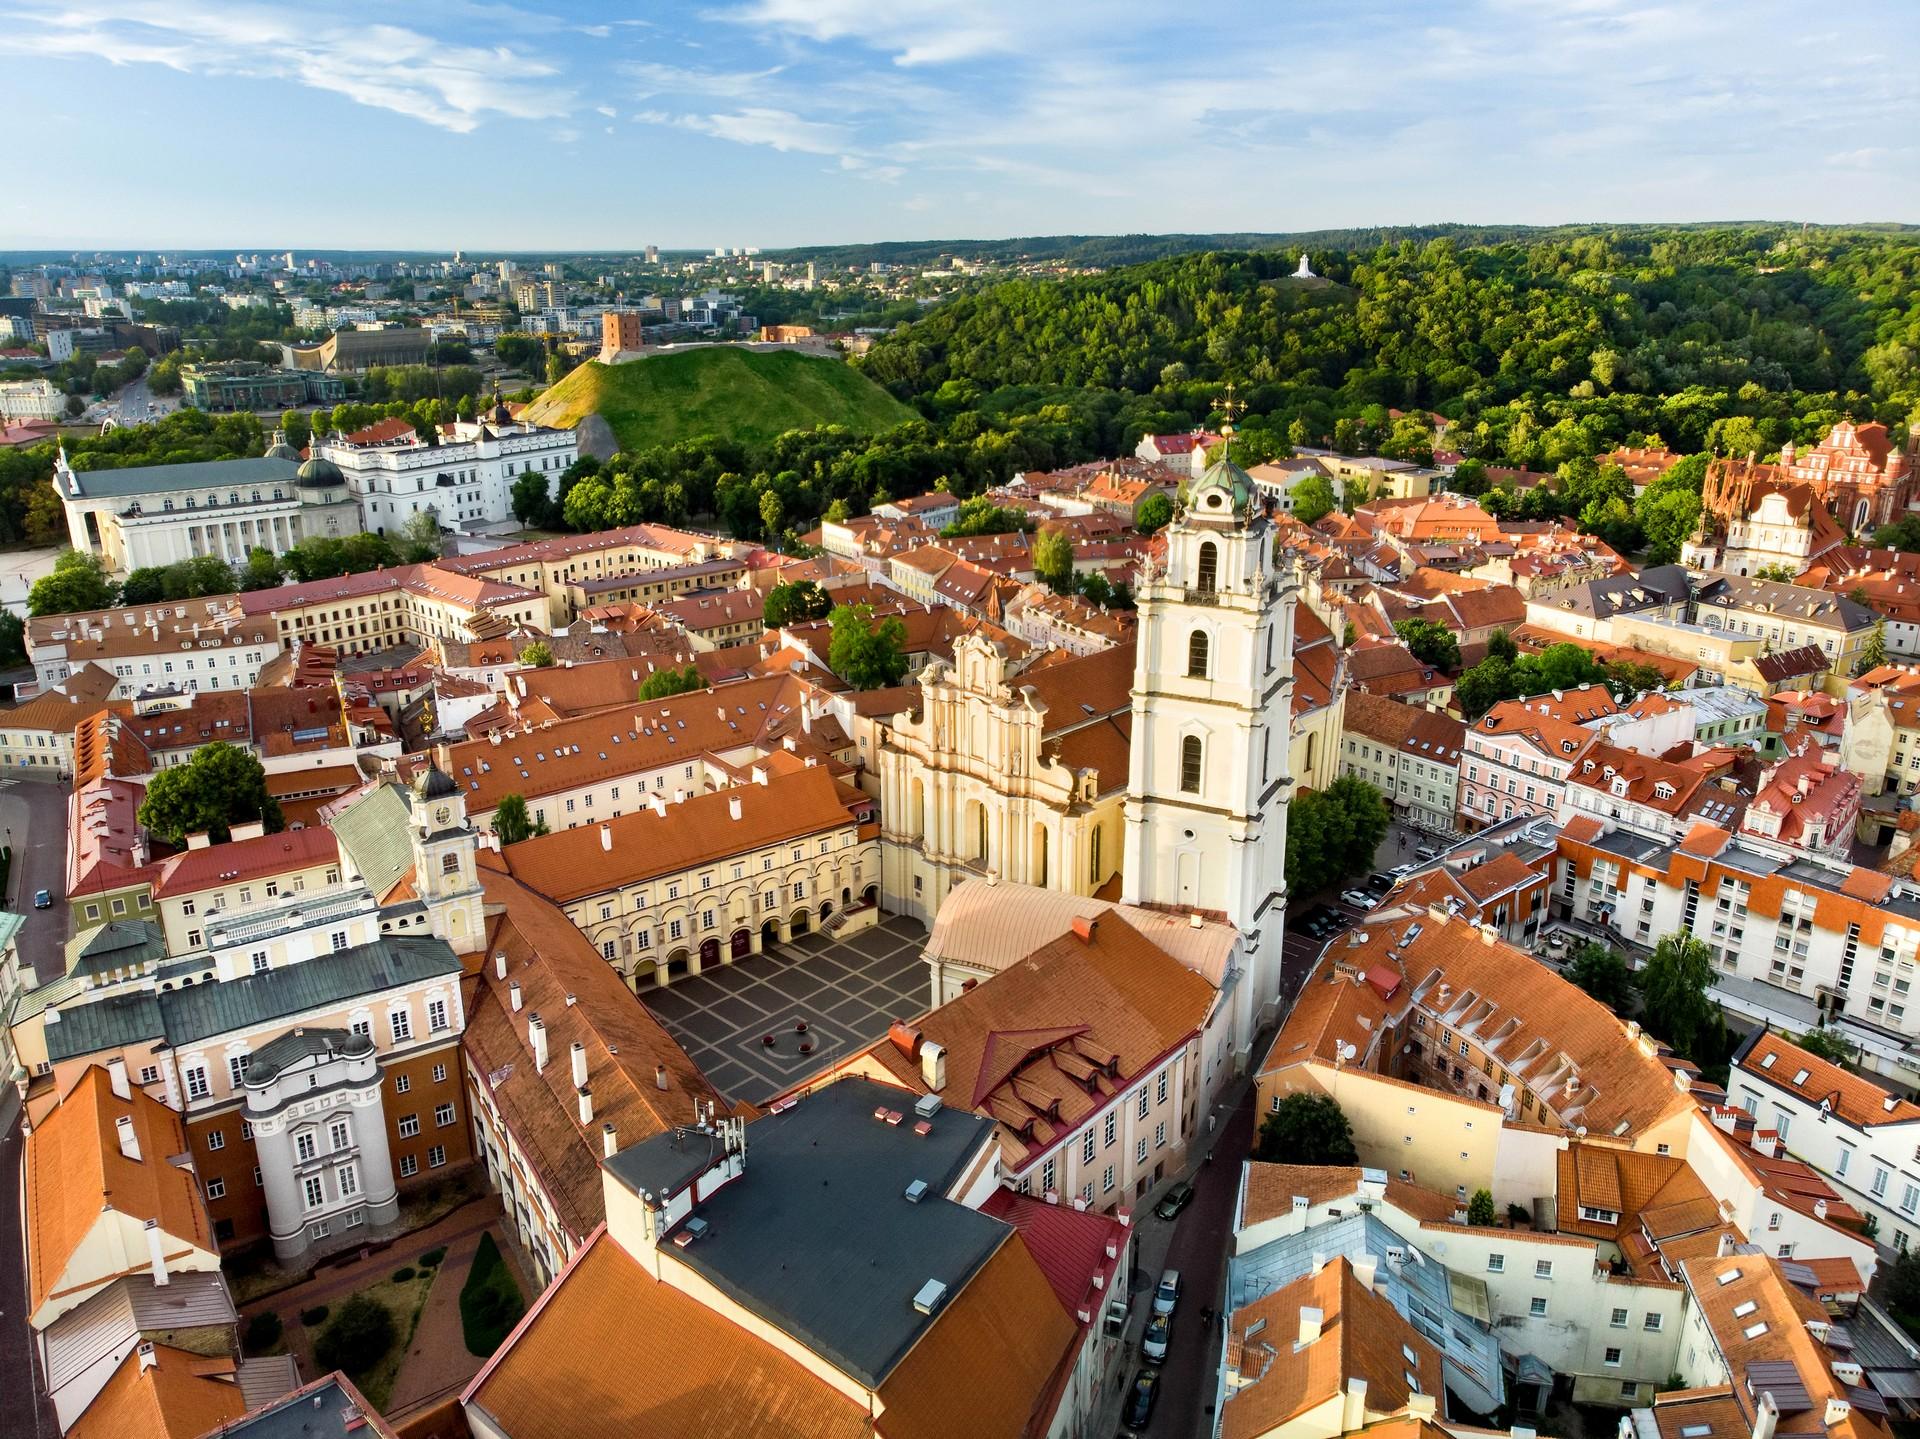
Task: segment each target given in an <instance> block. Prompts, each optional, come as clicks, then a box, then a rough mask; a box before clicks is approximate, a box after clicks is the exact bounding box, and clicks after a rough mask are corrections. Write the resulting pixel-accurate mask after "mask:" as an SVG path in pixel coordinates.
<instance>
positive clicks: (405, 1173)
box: [400, 1154, 420, 1179]
mask: <svg viewBox="0 0 1920 1439" xmlns="http://www.w3.org/2000/svg"><path fill="white" fill-rule="evenodd" d="M419 1172H420V1161H419V1160H417V1159H415V1158H414V1157H413V1156H412V1155H411V1154H403V1155H401V1156H400V1177H401V1178H402V1179H411V1178H413V1176H414V1175H416V1174H418V1173H419Z"/></svg>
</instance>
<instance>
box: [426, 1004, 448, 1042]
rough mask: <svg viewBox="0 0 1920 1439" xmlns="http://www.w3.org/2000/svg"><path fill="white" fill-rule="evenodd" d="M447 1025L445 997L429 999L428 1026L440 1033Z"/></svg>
mask: <svg viewBox="0 0 1920 1439" xmlns="http://www.w3.org/2000/svg"><path fill="white" fill-rule="evenodd" d="M447 1027H448V1025H447V1002H446V1001H445V1000H444V999H430V1000H428V1001H427V1028H428V1029H430V1030H432V1031H433V1032H434V1033H436V1034H438V1033H439V1032H440V1031H441V1030H443V1029H446V1028H447Z"/></svg>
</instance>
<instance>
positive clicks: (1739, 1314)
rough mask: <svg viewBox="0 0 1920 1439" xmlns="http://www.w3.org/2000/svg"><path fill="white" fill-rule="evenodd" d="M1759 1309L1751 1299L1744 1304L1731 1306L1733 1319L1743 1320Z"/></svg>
mask: <svg viewBox="0 0 1920 1439" xmlns="http://www.w3.org/2000/svg"><path fill="white" fill-rule="evenodd" d="M1759 1307H1760V1306H1759V1305H1758V1304H1756V1303H1754V1302H1753V1301H1752V1300H1751V1299H1749V1300H1747V1301H1746V1303H1744V1304H1736V1305H1734V1306H1733V1317H1734V1318H1735V1319H1745V1318H1746V1317H1747V1316H1748V1315H1749V1314H1751V1313H1753V1311H1754V1310H1756V1309H1758V1308H1759Z"/></svg>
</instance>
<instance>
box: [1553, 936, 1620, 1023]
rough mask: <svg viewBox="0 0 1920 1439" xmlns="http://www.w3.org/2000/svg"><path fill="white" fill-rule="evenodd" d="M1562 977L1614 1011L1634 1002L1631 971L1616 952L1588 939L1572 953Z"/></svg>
mask: <svg viewBox="0 0 1920 1439" xmlns="http://www.w3.org/2000/svg"><path fill="white" fill-rule="evenodd" d="M1564 977H1565V978H1566V979H1567V980H1568V981H1570V982H1571V983H1573V984H1577V985H1579V986H1580V988H1582V989H1584V990H1585V991H1586V992H1587V993H1588V994H1590V995H1592V996H1593V997H1594V998H1595V999H1597V1000H1599V1001H1600V1002H1601V1003H1602V1004H1604V1005H1606V1007H1607V1008H1608V1009H1611V1010H1612V1011H1613V1012H1614V1013H1616V1014H1625V1013H1626V1012H1627V1009H1628V1007H1629V1006H1630V1005H1632V1003H1633V989H1634V985H1633V970H1632V968H1631V967H1630V966H1629V965H1628V964H1627V962H1626V960H1625V959H1623V958H1622V957H1621V956H1620V955H1619V954H1618V953H1617V952H1615V951H1614V950H1612V949H1609V948H1608V947H1607V946H1606V945H1604V944H1598V943H1596V942H1594V941H1593V940H1587V941H1585V942H1584V943H1582V944H1581V946H1580V947H1579V948H1578V949H1576V950H1575V951H1574V952H1573V958H1572V959H1571V960H1569V961H1568V963H1567V967H1566V971H1565V974H1564Z"/></svg>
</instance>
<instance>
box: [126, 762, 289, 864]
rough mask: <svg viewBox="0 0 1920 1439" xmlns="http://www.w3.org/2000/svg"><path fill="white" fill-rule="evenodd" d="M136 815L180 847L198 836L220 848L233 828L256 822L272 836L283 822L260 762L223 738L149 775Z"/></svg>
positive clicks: (278, 806)
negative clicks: (194, 836) (209, 840)
mask: <svg viewBox="0 0 1920 1439" xmlns="http://www.w3.org/2000/svg"><path fill="white" fill-rule="evenodd" d="M137 817H138V819H139V821H140V823H141V824H142V825H143V826H145V828H146V829H147V830H149V831H150V832H151V833H152V834H154V835H155V836H156V837H158V838H160V839H163V840H165V841H166V842H167V843H168V844H184V843H185V842H186V837H187V836H188V835H190V834H202V833H204V834H206V835H208V836H210V837H211V838H212V840H213V842H214V843H215V844H224V843H226V841H227V840H228V839H229V838H231V830H232V826H234V825H236V824H241V823H244V822H246V821H249V820H259V821H261V822H262V823H264V824H265V826H266V828H267V831H268V832H269V833H272V832H273V831H276V830H278V829H280V828H281V825H282V823H283V821H282V819H281V816H280V805H279V803H278V802H277V801H276V800H275V799H274V798H273V796H272V795H270V794H268V793H267V775H266V770H265V769H264V768H263V767H262V766H261V764H260V761H259V760H258V759H257V758H256V757H255V756H254V755H253V753H252V752H251V751H250V750H244V749H241V748H239V747H237V746H235V745H231V744H228V743H227V742H226V741H225V740H214V741H213V742H212V743H210V744H205V745H202V746H201V747H200V748H199V749H197V750H195V751H194V754H193V758H192V759H190V760H188V761H187V762H186V763H185V764H182V765H174V766H172V767H171V768H168V769H163V770H161V771H160V772H159V773H158V774H156V775H154V777H153V778H152V779H151V780H150V781H148V783H147V795H146V798H145V799H143V800H142V801H141V802H140V810H139V814H138V816H137Z"/></svg>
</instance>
